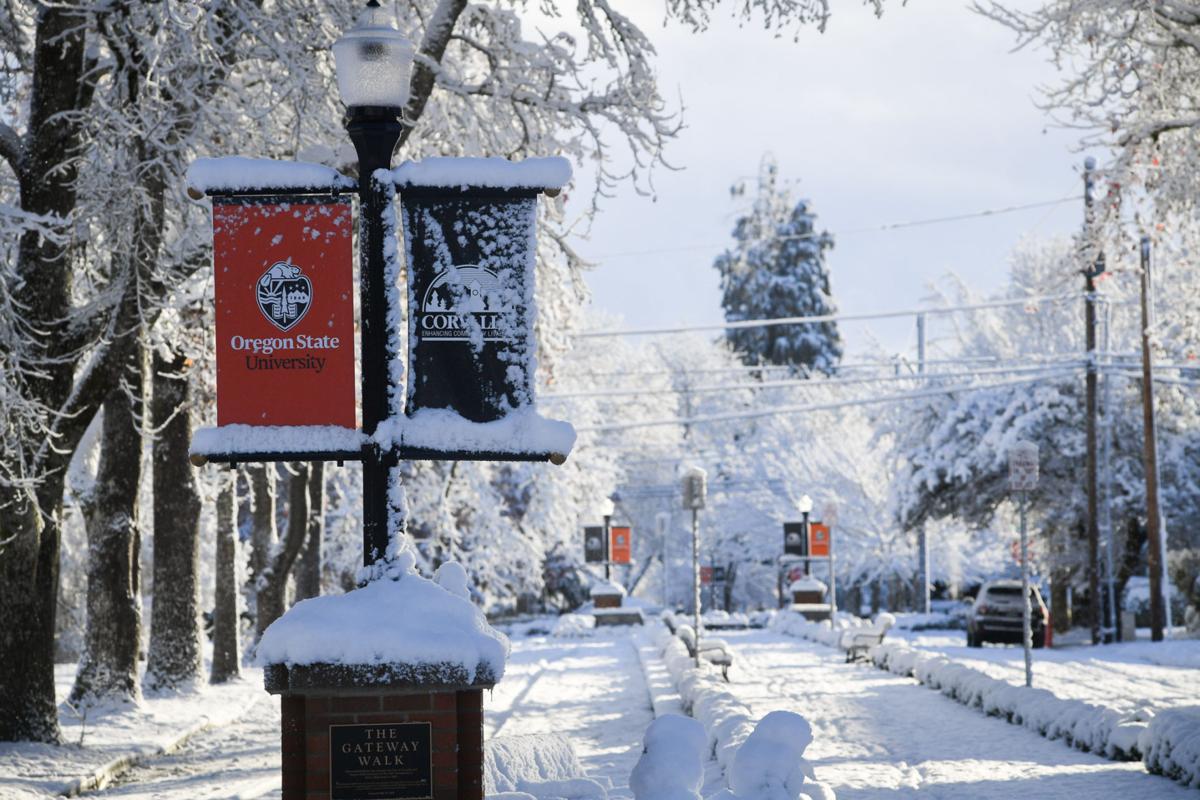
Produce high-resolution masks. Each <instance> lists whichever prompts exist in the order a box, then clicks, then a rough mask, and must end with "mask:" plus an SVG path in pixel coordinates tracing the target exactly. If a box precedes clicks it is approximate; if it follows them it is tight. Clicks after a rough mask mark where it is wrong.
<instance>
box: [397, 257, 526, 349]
mask: <svg viewBox="0 0 1200 800" xmlns="http://www.w3.org/2000/svg"><path fill="white" fill-rule="evenodd" d="M501 305H502V303H501V286H500V278H499V277H498V276H497V275H496V273H494V272H492V271H491V270H490V269H486V268H484V267H480V266H476V265H475V264H464V265H462V266H456V267H450V268H449V269H447V270H444V271H443V272H442V273H441V274H440V275H438V276H437V277H436V278H434V280H433V282H432V283H430V284H429V287H428V288H426V289H425V296H424V297H422V298H421V313H420V315H419V316H418V317H417V335H418V336H419V337H420V338H421V339H423V340H425V341H469V340H471V339H473V338H474V337H475V333H476V331H478V332H479V333H482V334H483V341H485V342H502V341H505V340H506V339H507V338H508V337H507V336H506V335H505V334H504V332H503V331H502V330H501V328H500V318H501V316H502V315H503V314H504V313H505V311H504V309H502V308H501Z"/></svg>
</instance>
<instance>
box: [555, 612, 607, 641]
mask: <svg viewBox="0 0 1200 800" xmlns="http://www.w3.org/2000/svg"><path fill="white" fill-rule="evenodd" d="M595 627H596V618H595V617H593V616H590V615H588V614H563V615H562V616H561V617H559V618H558V621H557V622H555V623H554V629H553V630H551V631H550V635H551V636H557V637H561V638H570V637H574V636H590V635H591V633H592V629H593V628H595Z"/></svg>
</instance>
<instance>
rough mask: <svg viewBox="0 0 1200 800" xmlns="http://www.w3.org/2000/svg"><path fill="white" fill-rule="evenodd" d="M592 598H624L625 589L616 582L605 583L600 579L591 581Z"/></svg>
mask: <svg viewBox="0 0 1200 800" xmlns="http://www.w3.org/2000/svg"><path fill="white" fill-rule="evenodd" d="M591 592H592V597H624V596H625V594H626V592H625V587H624V586H622V585H621V584H619V583H617V582H616V581H606V580H603V579H601V578H595V579H593V580H592V589H591Z"/></svg>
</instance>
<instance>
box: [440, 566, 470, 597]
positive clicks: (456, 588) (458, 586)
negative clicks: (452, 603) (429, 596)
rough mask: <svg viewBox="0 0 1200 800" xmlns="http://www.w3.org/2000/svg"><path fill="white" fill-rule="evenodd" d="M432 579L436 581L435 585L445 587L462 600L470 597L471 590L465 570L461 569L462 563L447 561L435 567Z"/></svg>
mask: <svg viewBox="0 0 1200 800" xmlns="http://www.w3.org/2000/svg"><path fill="white" fill-rule="evenodd" d="M433 579H434V580H435V581H437V585H438V586H440V587H442V588H443V589H445V590H446V591H447V592H449V593H450V594H452V595H454V596H455V597H461V598H462V599H464V600H470V599H471V590H470V588H469V586H468V581H467V571H466V570H465V569H463V565H462V564H460V563H458V562H457V561H447V562H446V563H445V564H442V565H441V566H440V567H438V568H437V572H435V573H434V575H433Z"/></svg>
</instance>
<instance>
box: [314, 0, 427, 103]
mask: <svg viewBox="0 0 1200 800" xmlns="http://www.w3.org/2000/svg"><path fill="white" fill-rule="evenodd" d="M333 61H334V67H335V69H336V72H337V82H338V91H339V92H340V93H341V95H342V102H343V103H345V104H346V106H347V107H349V108H354V107H356V106H388V107H391V108H403V107H404V106H405V105H407V103H408V93H409V89H408V84H409V76H410V74H411V72H412V62H413V46H412V43H411V42H409V41H408V39H406V38H405V37H404V35H403V34H401V33H400V31H398V30H396V28H395V26H394V25H393V24H392V20H391V15H390V14H388V13H387V11H385V10H384V9H382V8H380V7H379V3H378V0H371V2H369V3H368V4H367V7H366V9H364V10H363V12H362V14H361V15H360V16H359V18H358V22H357V23H356V24H355V26H354V27H353V28H351V29H350V30H348V31H346V32H345V33H344V34H343V35H342V37H341V38H340V39H338V40H337V41H336V42H334V43H333Z"/></svg>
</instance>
